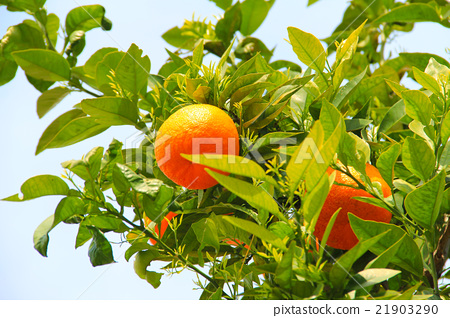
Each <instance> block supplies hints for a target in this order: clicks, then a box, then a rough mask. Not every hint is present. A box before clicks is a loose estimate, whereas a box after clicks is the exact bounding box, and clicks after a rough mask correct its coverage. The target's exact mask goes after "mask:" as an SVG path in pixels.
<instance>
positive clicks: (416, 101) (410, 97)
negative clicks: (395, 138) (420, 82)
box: [402, 90, 433, 126]
mask: <svg viewBox="0 0 450 318" xmlns="http://www.w3.org/2000/svg"><path fill="white" fill-rule="evenodd" d="M402 98H403V100H404V101H405V106H406V114H408V116H410V117H411V118H413V119H415V120H418V121H419V122H421V123H422V124H423V125H425V126H427V125H429V124H430V121H431V115H432V113H433V106H432V104H431V101H430V99H429V98H428V96H427V95H426V94H425V93H424V92H422V91H416V90H410V91H404V92H402Z"/></svg>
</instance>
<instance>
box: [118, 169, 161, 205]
mask: <svg viewBox="0 0 450 318" xmlns="http://www.w3.org/2000/svg"><path fill="white" fill-rule="evenodd" d="M116 167H117V169H118V172H119V173H120V174H122V175H123V177H124V178H125V179H126V180H127V182H128V183H129V184H130V186H131V188H133V190H135V191H137V192H139V193H144V194H148V195H150V197H153V198H154V197H156V195H157V193H158V191H159V189H160V187H161V185H162V184H163V182H162V181H161V180H159V179H148V178H144V177H143V176H140V175H138V174H137V173H135V172H134V171H133V170H131V169H130V168H129V167H128V166H126V165H123V164H120V163H117V164H116Z"/></svg>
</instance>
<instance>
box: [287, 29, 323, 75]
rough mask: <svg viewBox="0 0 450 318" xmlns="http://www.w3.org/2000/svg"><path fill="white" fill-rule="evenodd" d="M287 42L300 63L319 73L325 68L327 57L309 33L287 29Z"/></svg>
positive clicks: (319, 44) (317, 41)
mask: <svg viewBox="0 0 450 318" xmlns="http://www.w3.org/2000/svg"><path fill="white" fill-rule="evenodd" d="M288 33H289V40H290V42H291V45H292V48H293V49H294V52H295V54H297V57H298V59H299V60H300V61H302V62H303V63H305V64H306V65H307V66H308V67H311V68H313V69H315V70H316V71H317V72H319V73H321V72H322V71H323V69H324V67H325V61H326V58H327V55H326V53H325V50H324V48H323V46H322V44H321V43H320V41H319V39H317V38H316V37H315V36H314V35H312V34H311V33H307V32H304V31H302V30H300V29H297V28H294V27H288Z"/></svg>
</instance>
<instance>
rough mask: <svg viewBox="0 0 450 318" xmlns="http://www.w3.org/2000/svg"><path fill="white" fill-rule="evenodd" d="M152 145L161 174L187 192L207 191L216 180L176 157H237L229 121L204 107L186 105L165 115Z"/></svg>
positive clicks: (223, 114)
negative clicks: (205, 155) (217, 155)
mask: <svg viewBox="0 0 450 318" xmlns="http://www.w3.org/2000/svg"><path fill="white" fill-rule="evenodd" d="M155 144H156V147H155V158H156V162H157V164H158V166H159V168H160V169H161V171H162V172H163V173H164V174H165V175H166V176H167V177H168V178H169V179H170V180H172V181H173V182H175V183H176V184H178V185H180V186H183V187H185V188H187V189H207V188H210V187H212V186H214V185H216V184H217V181H216V180H215V179H214V178H213V177H211V176H210V175H209V174H208V173H207V172H206V171H205V166H203V165H201V164H198V163H192V162H191V161H189V160H187V159H185V158H183V157H181V155H180V154H189V155H191V154H194V155H196V154H226V155H238V154H239V134H238V132H237V129H236V126H235V124H234V122H233V120H232V119H231V118H230V116H228V114H227V113H226V112H224V111H223V110H221V109H220V108H218V107H216V106H212V105H205V104H198V105H190V106H186V107H183V108H181V109H179V110H178V111H176V112H175V113H173V114H172V115H171V116H169V118H167V120H166V121H165V122H164V123H163V124H162V125H161V128H160V129H159V131H158V133H157V135H156V143H155ZM211 170H214V171H217V172H220V173H222V174H224V175H228V174H227V173H225V172H221V171H218V170H215V169H211Z"/></svg>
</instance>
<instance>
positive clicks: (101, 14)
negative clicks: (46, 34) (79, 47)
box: [66, 5, 111, 36]
mask: <svg viewBox="0 0 450 318" xmlns="http://www.w3.org/2000/svg"><path fill="white" fill-rule="evenodd" d="M99 27H101V28H102V29H103V30H111V22H110V21H109V20H108V19H107V18H106V17H105V8H104V7H102V6H101V5H88V6H81V7H78V8H75V9H72V10H71V11H70V12H69V13H68V14H67V17H66V33H67V35H68V36H70V35H71V34H72V32H74V31H84V32H87V31H89V30H92V29H94V28H99Z"/></svg>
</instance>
